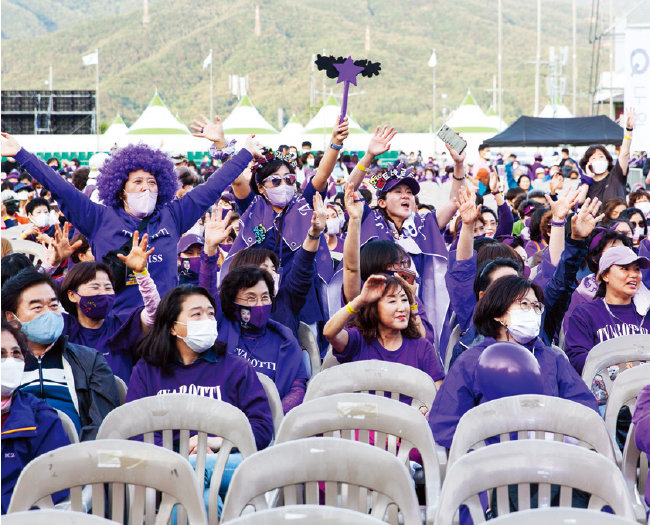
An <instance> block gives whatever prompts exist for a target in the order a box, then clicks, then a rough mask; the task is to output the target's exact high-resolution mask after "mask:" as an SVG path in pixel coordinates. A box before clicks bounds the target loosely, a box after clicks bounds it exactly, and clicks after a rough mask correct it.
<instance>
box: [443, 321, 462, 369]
mask: <svg viewBox="0 0 650 525" xmlns="http://www.w3.org/2000/svg"><path fill="white" fill-rule="evenodd" d="M460 333H461V330H460V325H459V324H457V325H456V326H454V329H453V330H452V331H451V335H450V336H449V343H447V351H446V352H445V374H446V373H447V372H449V367H450V366H451V357H452V355H453V353H454V346H456V343H457V342H458V341H459V339H460Z"/></svg>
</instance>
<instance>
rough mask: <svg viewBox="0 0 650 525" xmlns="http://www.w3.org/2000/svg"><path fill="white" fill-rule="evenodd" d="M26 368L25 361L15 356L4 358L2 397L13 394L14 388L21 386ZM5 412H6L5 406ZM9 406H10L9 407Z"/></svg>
mask: <svg viewBox="0 0 650 525" xmlns="http://www.w3.org/2000/svg"><path fill="white" fill-rule="evenodd" d="M23 370H25V361H23V360H22V359H16V358H15V357H7V358H5V359H3V360H2V369H1V370H0V371H1V372H2V381H1V383H2V397H7V396H11V394H13V393H14V390H16V388H18V387H19V386H20V383H21V381H22V378H23ZM2 408H3V412H4V408H5V407H4V406H3V407H2ZM7 408H8V407H7Z"/></svg>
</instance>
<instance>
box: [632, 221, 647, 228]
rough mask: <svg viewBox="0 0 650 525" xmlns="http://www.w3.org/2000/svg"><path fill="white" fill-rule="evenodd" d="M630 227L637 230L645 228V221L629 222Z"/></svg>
mask: <svg viewBox="0 0 650 525" xmlns="http://www.w3.org/2000/svg"><path fill="white" fill-rule="evenodd" d="M630 225H631V226H632V228H637V227H639V228H645V221H639V222H635V221H630Z"/></svg>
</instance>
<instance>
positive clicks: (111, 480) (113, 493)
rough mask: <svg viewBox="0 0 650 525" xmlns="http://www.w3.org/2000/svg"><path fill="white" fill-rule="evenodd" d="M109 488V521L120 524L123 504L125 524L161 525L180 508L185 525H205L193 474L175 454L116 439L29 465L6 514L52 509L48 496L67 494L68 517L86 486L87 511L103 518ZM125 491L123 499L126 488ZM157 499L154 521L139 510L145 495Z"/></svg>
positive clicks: (70, 448)
mask: <svg viewBox="0 0 650 525" xmlns="http://www.w3.org/2000/svg"><path fill="white" fill-rule="evenodd" d="M106 483H108V484H110V490H109V495H110V511H109V514H110V517H111V519H114V520H115V521H117V522H118V523H122V520H123V517H124V510H125V499H128V523H129V524H130V525H139V524H143V523H145V520H146V523H154V519H155V524H156V525H162V524H164V523H167V520H168V519H169V518H170V516H171V513H172V509H173V507H174V505H176V504H179V505H181V506H182V507H183V508H184V510H185V512H186V513H187V516H188V518H189V523H190V524H191V525H195V524H196V525H205V523H206V522H207V516H206V514H205V506H204V505H203V498H202V496H201V493H202V491H201V492H199V486H198V484H197V482H196V477H195V474H194V471H193V470H192V467H191V466H190V464H189V463H188V462H187V461H186V460H185V459H183V458H182V457H180V456H179V455H178V454H176V453H174V452H171V451H169V450H165V449H164V448H162V447H157V446H155V445H150V444H148V443H138V442H134V441H126V440H121V439H110V440H108V439H105V440H98V441H85V442H83V443H75V444H74V445H67V446H65V447H60V448H57V449H56V450H52V451H50V452H48V453H46V454H43V455H41V456H38V457H37V458H35V459H34V460H32V461H31V462H30V463H29V464H28V465H27V466H26V467H25V468H24V469H23V471H22V473H21V474H20V477H19V478H18V481H17V482H16V486H15V488H14V492H13V496H12V498H11V502H10V503H9V510H8V512H9V513H12V512H19V511H26V510H29V509H30V508H32V507H34V506H36V507H39V508H52V498H51V495H52V494H54V493H56V492H59V491H61V490H64V489H68V488H69V489H70V500H71V504H72V509H71V510H72V511H75V512H80V511H81V510H82V508H81V507H82V501H81V491H82V487H83V485H86V484H90V485H92V510H93V514H94V515H96V516H102V517H103V516H104V515H105V499H104V498H105V492H104V488H105V487H104V484H106ZM127 485H128V486H129V490H128V493H129V494H128V497H125V496H127V494H126V492H127V491H126V487H127ZM147 488H153V489H155V490H157V491H160V492H161V493H162V499H161V501H160V506H159V508H158V512H157V515H155V516H154V515H153V514H152V513H149V512H147V511H146V510H145V493H146V491H147Z"/></svg>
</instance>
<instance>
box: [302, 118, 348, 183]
mask: <svg viewBox="0 0 650 525" xmlns="http://www.w3.org/2000/svg"><path fill="white" fill-rule="evenodd" d="M339 118H340V117H336V123H335V124H334V129H333V130H332V137H331V139H330V143H329V144H328V146H327V149H326V150H325V154H324V155H323V158H322V159H321V161H320V164H318V169H317V170H316V175H314V176H313V177H312V179H311V183H312V184H313V185H314V188H315V189H316V191H325V190H326V189H327V181H328V179H329V178H330V175H331V174H332V170H333V169H334V166H336V161H337V159H338V157H339V152H340V150H341V148H337V149H334V148H333V147H332V144H334V145H335V146H343V141H344V140H345V139H346V138H347V137H348V134H349V133H350V132H349V130H348V117H345V118H344V119H343V123H342V124H339Z"/></svg>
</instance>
